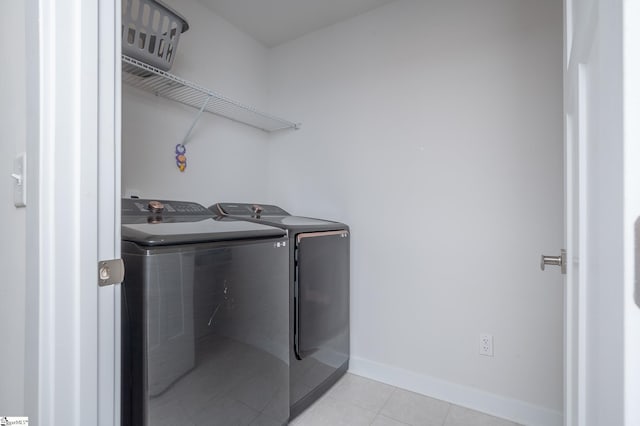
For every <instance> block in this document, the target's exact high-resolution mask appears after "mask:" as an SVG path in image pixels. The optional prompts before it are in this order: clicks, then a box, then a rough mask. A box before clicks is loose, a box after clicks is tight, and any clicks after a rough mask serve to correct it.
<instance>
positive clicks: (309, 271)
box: [209, 203, 350, 419]
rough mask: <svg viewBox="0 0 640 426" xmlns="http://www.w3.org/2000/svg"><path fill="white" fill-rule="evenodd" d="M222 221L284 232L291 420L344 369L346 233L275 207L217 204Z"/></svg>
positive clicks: (346, 350) (336, 224) (344, 227)
mask: <svg viewBox="0 0 640 426" xmlns="http://www.w3.org/2000/svg"><path fill="white" fill-rule="evenodd" d="M209 208H210V209H211V210H212V211H213V212H215V213H217V214H218V215H220V216H221V217H229V218H235V219H237V220H242V221H245V222H249V223H257V224H264V225H269V226H274V227H278V228H281V229H285V230H286V231H287V233H288V235H289V289H290V308H289V314H290V316H291V322H290V327H291V328H290V345H291V346H290V369H291V371H290V386H291V390H290V419H293V418H294V417H295V416H297V415H298V414H300V413H301V412H302V411H303V410H304V409H305V408H307V407H308V406H309V405H311V404H312V403H313V402H314V401H316V400H317V399H318V398H319V397H320V396H322V394H324V393H325V392H326V391H327V390H328V389H329V388H330V387H331V386H332V385H333V384H334V383H335V382H336V381H337V380H338V379H339V378H340V377H341V376H342V375H344V373H345V372H346V371H347V369H348V368H349V355H350V348H349V274H350V267H349V256H350V254H349V251H350V230H349V227H348V226H347V225H345V224H344V223H339V222H334V221H329V220H322V219H314V218H307V217H300V216H292V215H290V214H289V213H287V212H286V211H285V210H283V209H282V208H280V207H277V206H273V205H264V204H262V205H260V204H251V203H218V204H215V205H213V206H210V207H209Z"/></svg>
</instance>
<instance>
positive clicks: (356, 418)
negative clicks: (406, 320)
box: [291, 374, 517, 426]
mask: <svg viewBox="0 0 640 426" xmlns="http://www.w3.org/2000/svg"><path fill="white" fill-rule="evenodd" d="M291 425H292V426H339V425H344V426H359V425H362V426H407V425H411V426H418V425H419V426H517V423H513V422H510V421H507V420H504V419H500V418H497V417H493V416H490V415H487V414H484V413H480V412H477V411H473V410H469V409H467V408H464V407H460V406H457V405H454V404H450V403H448V402H444V401H440V400H437V399H433V398H429V397H426V396H423V395H419V394H417V393H413V392H409V391H406V390H403V389H399V388H396V387H393V386H390V385H386V384H384V383H379V382H376V381H374V380H370V379H365V378H364V377H360V376H356V375H353V374H346V375H345V376H344V377H343V378H342V379H341V380H340V381H339V382H338V383H336V385H335V386H334V387H333V388H331V389H330V390H329V391H328V392H327V393H326V394H325V395H324V396H323V397H322V398H321V399H320V400H319V401H317V402H316V403H315V404H314V405H312V406H311V407H309V408H308V409H307V410H306V411H305V412H303V413H302V414H301V415H300V416H298V417H297V418H296V419H294V420H293V422H291Z"/></svg>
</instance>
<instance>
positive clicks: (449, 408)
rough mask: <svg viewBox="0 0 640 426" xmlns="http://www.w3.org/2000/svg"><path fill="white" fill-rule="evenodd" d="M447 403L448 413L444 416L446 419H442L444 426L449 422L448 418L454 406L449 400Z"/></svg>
mask: <svg viewBox="0 0 640 426" xmlns="http://www.w3.org/2000/svg"><path fill="white" fill-rule="evenodd" d="M447 404H448V405H449V406H448V407H447V415H446V416H444V420H443V421H442V426H445V425H446V424H447V420H448V419H449V414H451V408H452V407H453V404H452V403H450V402H447Z"/></svg>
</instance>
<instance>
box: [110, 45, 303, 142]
mask: <svg viewBox="0 0 640 426" xmlns="http://www.w3.org/2000/svg"><path fill="white" fill-rule="evenodd" d="M122 71H123V73H122V81H123V82H124V83H126V84H128V85H129V86H132V87H136V88H139V89H142V90H144V91H147V92H149V93H153V94H154V95H156V96H161V97H163V98H166V99H170V100H173V101H176V102H180V103H181V104H184V105H188V106H190V107H193V108H195V109H198V110H200V109H202V107H203V105H206V107H205V108H204V111H207V112H209V113H211V114H215V115H219V116H221V117H225V118H228V119H229V120H233V121H236V122H239V123H243V124H246V125H248V126H251V127H255V128H256V129H260V130H264V131H265V132H274V131H277V130H285V129H298V128H299V127H300V124H299V123H294V122H292V121H289V120H285V119H282V118H279V117H275V116H273V115H270V114H267V113H264V112H261V111H258V110H257V109H255V108H253V107H250V106H248V105H243V104H241V103H239V102H236V101H234V100H232V99H229V98H227V97H225V96H222V95H220V94H219V93H216V92H214V91H212V90H209V89H207V88H205V87H202V86H199V85H197V84H195V83H192V82H190V81H187V80H184V79H182V78H180V77H178V76H175V75H173V74H170V73H168V72H165V71H162V70H160V69H158V68H156V67H153V66H151V65H148V64H146V63H144V62H141V61H138V60H137V59H133V58H131V57H129V56H126V55H122Z"/></svg>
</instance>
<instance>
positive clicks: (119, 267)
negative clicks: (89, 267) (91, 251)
mask: <svg viewBox="0 0 640 426" xmlns="http://www.w3.org/2000/svg"><path fill="white" fill-rule="evenodd" d="M122 281H124V262H123V261H122V259H111V260H101V261H99V262H98V285H99V286H100V287H104V286H108V285H112V284H119V283H121V282H122Z"/></svg>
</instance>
